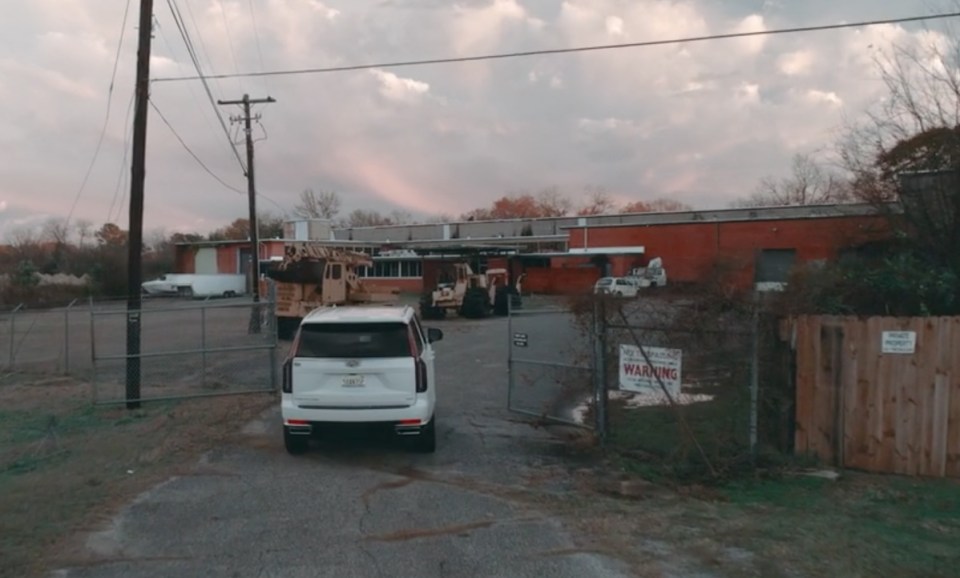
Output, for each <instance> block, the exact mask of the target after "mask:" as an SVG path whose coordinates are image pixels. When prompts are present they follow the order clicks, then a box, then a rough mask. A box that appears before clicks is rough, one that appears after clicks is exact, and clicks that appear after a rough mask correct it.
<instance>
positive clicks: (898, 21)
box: [154, 12, 960, 82]
mask: <svg viewBox="0 0 960 578" xmlns="http://www.w3.org/2000/svg"><path fill="white" fill-rule="evenodd" d="M957 17H960V12H950V13H945V14H931V15H929V16H910V17H905V18H889V19H885V20H864V21H860V22H848V23H841V24H824V25H820V26H800V27H794V28H778V29H774V30H759V31H754V32H732V33H728V34H711V35H707V36H691V37H687V38H674V39H670V40H647V41H643V42H626V43H622V44H599V45H591V46H577V47H573V48H552V49H543V50H527V51H522V52H505V53H498V54H484V55H479V56H460V57H454V58H433V59H428V60H401V61H394V62H381V63H377V64H354V65H348V66H330V67H321V68H301V69H292V70H271V71H262V72H243V73H236V74H217V75H208V76H207V78H215V79H223V78H236V77H244V78H254V77H267V76H293V75H305V74H321V73H327V72H349V71H354V70H370V69H375V68H400V67H405V66H427V65H434V64H454V63H460V62H477V61H481V60H503V59H508V58H523V57H528V56H545V55H552V54H569V53H573V52H593V51H600V50H617V49H622V48H644V47H649V46H665V45H669V44H686V43H692V42H705V41H711V40H728V39H732V38H750V37H753V36H773V35H778V34H797V33H802V32H820V31H824V30H840V29H843V28H863V27H865V26H876V25H879V24H904V23H909V22H920V21H925V20H942V19H946V18H957ZM199 78H200V77H197V76H180V77H175V76H168V77H160V78H155V79H154V81H155V82H172V81H181V80H197V79H199Z"/></svg>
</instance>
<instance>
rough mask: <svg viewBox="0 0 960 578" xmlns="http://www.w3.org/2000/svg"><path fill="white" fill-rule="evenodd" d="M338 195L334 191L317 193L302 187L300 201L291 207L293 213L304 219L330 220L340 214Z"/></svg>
mask: <svg viewBox="0 0 960 578" xmlns="http://www.w3.org/2000/svg"><path fill="white" fill-rule="evenodd" d="M341 204H342V203H341V199H340V195H339V194H338V193H337V192H336V191H321V192H320V193H319V194H317V193H316V192H314V190H313V189H304V190H303V192H301V193H300V202H299V203H297V204H296V205H295V206H294V207H293V213H294V214H295V215H296V216H298V217H301V218H304V219H328V220H332V219H334V218H336V216H337V215H338V214H340V206H341Z"/></svg>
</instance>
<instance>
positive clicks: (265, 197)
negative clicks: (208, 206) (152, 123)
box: [150, 99, 286, 213]
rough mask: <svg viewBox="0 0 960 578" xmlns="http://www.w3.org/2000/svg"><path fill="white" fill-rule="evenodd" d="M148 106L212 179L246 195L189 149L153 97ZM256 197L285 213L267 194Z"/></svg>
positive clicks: (259, 194)
mask: <svg viewBox="0 0 960 578" xmlns="http://www.w3.org/2000/svg"><path fill="white" fill-rule="evenodd" d="M150 106H151V107H153V110H154V111H155V112H156V113H157V116H158V117H160V120H161V121H162V122H163V124H165V125H167V128H169V129H170V132H172V133H173V136H174V137H176V139H177V141H178V142H179V143H180V145H181V146H182V147H183V148H184V150H186V151H187V152H188V153H189V154H190V156H191V157H193V160H195V161H197V164H199V165H200V167H201V168H203V170H204V171H206V172H207V174H209V175H210V176H211V177H213V178H214V179H216V180H217V182H218V183H220V184H221V185H223V186H224V187H226V188H228V189H230V190H231V191H233V192H235V193H239V194H241V195H246V194H247V192H246V191H243V190H240V189H238V188H237V187H234V186H233V185H230V184H229V183H227V182H226V181H224V180H223V179H222V178H220V176H218V175H217V174H216V173H215V172H213V171H212V170H211V169H210V167H208V166H207V164H206V163H204V162H203V161H202V160H201V159H200V157H198V156H197V154H196V153H194V152H193V149H191V148H190V146H189V145H187V143H186V141H184V140H183V138H182V137H181V136H180V133H178V132H177V129H175V128H173V125H172V124H170V121H169V120H167V117H165V116H164V115H163V113H162V112H160V109H159V108H157V105H156V103H155V102H153V99H150ZM257 197H258V198H261V199H263V200H265V201H267V202H269V203H271V204H273V205H274V206H275V207H277V208H278V209H280V210H281V211H283V213H286V209H284V208H283V206H282V205H280V204H279V203H277V202H276V201H274V200H273V199H271V198H270V197H267V196H266V195H264V194H263V193H260V192H257Z"/></svg>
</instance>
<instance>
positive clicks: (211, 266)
mask: <svg viewBox="0 0 960 578" xmlns="http://www.w3.org/2000/svg"><path fill="white" fill-rule="evenodd" d="M193 270H194V273H196V274H198V275H216V274H217V273H219V271H217V250H216V249H215V248H213V247H203V248H201V249H199V250H197V256H196V257H195V258H194V261H193Z"/></svg>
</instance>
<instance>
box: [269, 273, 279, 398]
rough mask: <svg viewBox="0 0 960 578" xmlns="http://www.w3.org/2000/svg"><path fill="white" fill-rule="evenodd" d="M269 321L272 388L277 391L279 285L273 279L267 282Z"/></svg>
mask: <svg viewBox="0 0 960 578" xmlns="http://www.w3.org/2000/svg"><path fill="white" fill-rule="evenodd" d="M267 301H268V304H267V323H268V325H269V327H270V340H271V342H272V344H273V347H271V348H270V388H271V389H272V390H273V391H274V392H276V391H277V346H278V340H277V286H276V284H275V283H274V282H273V280H272V279H271V280H269V282H268V283H267Z"/></svg>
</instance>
